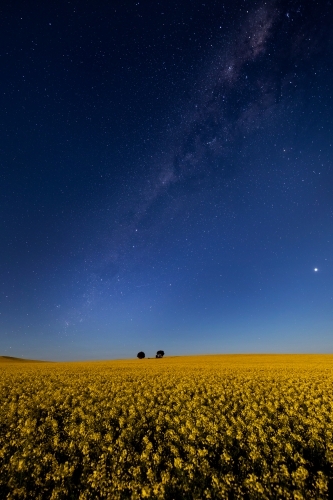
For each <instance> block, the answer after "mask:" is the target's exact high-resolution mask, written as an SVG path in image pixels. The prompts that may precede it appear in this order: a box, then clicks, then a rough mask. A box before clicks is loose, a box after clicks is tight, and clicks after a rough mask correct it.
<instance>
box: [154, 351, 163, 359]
mask: <svg viewBox="0 0 333 500" xmlns="http://www.w3.org/2000/svg"><path fill="white" fill-rule="evenodd" d="M163 356H164V351H157V353H156V357H157V358H163Z"/></svg>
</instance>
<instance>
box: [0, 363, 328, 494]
mask: <svg viewBox="0 0 333 500" xmlns="http://www.w3.org/2000/svg"><path fill="white" fill-rule="evenodd" d="M332 495H333V355H220V356H197V357H194V356H188V357H173V358H167V357H166V358H163V359H147V358H146V359H143V360H138V359H135V360H124V361H108V362H107V361H106V362H89V363H88V362H86V363H54V364H51V363H42V364H39V363H36V364H34V363H30V364H24V363H20V364H15V363H0V498H1V499H40V500H45V499H52V500H55V499H80V500H85V499H110V500H118V499H119V500H120V499H138V500H139V499H170V500H171V499H175V500H176V499H181V500H183V499H197V500H201V499H269V500H270V499H275V498H276V499H285V498H286V499H303V498H305V499H307V498H308V499H324V498H332Z"/></svg>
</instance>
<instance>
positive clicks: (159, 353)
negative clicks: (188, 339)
mask: <svg viewBox="0 0 333 500" xmlns="http://www.w3.org/2000/svg"><path fill="white" fill-rule="evenodd" d="M163 356H164V351H157V353H156V356H155V357H156V358H163ZM136 357H137V358H139V359H143V358H145V357H146V355H145V353H144V352H143V351H140V352H138V354H137V356H136Z"/></svg>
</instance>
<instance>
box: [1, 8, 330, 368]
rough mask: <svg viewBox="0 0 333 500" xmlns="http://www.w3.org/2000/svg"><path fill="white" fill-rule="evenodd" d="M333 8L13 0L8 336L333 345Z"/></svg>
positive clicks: (226, 348)
mask: <svg viewBox="0 0 333 500" xmlns="http://www.w3.org/2000/svg"><path fill="white" fill-rule="evenodd" d="M332 19H333V7H332V4H331V3H330V2H327V1H322V0H320V1H313V2H294V1H278V0H277V1H266V2H257V3H256V2H253V1H252V0H251V1H250V0H248V1H239V0H233V1H227V2H217V1H206V3H204V2H202V1H196V0H194V1H191V2H179V1H174V0H161V1H158V2H152V1H151V0H149V1H148V0H144V1H140V2H137V1H123V0H116V1H110V2H97V4H96V2H92V1H88V0H85V1H81V0H80V1H66V2H64V1H62V0H60V1H59V2H57V3H54V2H42V1H39V0H37V1H36V2H33V3H31V2H15V3H10V2H5V4H4V6H2V16H1V30H0V41H1V44H0V45H1V52H0V67H1V75H2V76H1V81H0V99H1V110H2V113H1V118H0V127H1V144H0V148H1V149H0V151H1V170H0V179H1V184H0V189H1V219H0V224H1V244H0V266H1V267H0V293H1V295H0V300H1V303H0V355H9V356H18V357H21V356H22V357H27V358H39V359H48V360H78V359H82V360H83V359H114V358H129V357H135V356H136V354H137V352H138V351H140V350H143V351H144V352H145V353H146V356H148V357H151V356H154V355H155V353H156V351H157V350H158V349H163V350H164V351H165V353H166V355H181V354H196V353H236V352H242V353H246V352H276V353H279V352H291V353H292V352H300V353H301V352H323V353H328V352H332V350H333V146H332V144H333V99H332V95H333V83H332V82H333V62H332V49H333V32H332V29H331V26H332Z"/></svg>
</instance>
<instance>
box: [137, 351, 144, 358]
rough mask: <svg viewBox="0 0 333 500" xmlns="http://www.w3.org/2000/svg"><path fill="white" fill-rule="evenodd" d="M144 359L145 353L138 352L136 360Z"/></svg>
mask: <svg viewBox="0 0 333 500" xmlns="http://www.w3.org/2000/svg"><path fill="white" fill-rule="evenodd" d="M145 357H146V355H145V353H144V352H143V351H140V352H138V354H137V358H139V359H143V358H145Z"/></svg>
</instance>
